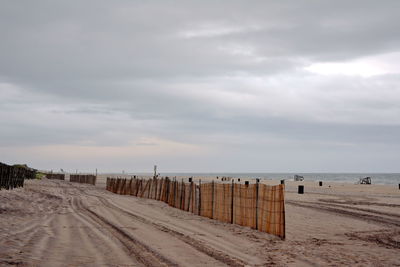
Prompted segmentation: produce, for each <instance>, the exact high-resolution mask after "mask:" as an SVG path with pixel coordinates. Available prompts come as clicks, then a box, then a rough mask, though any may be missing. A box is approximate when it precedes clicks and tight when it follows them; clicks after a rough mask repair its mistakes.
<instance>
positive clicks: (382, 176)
mask: <svg viewBox="0 0 400 267" xmlns="http://www.w3.org/2000/svg"><path fill="white" fill-rule="evenodd" d="M295 174H298V175H301V176H304V180H307V181H310V180H311V181H331V182H346V183H352V184H354V183H357V182H358V181H359V179H360V178H364V177H367V176H369V177H371V180H372V184H388V185H392V184H400V173H161V175H162V176H170V177H171V176H172V177H173V176H188V177H190V176H203V177H213V176H219V177H221V176H227V177H235V178H261V179H272V180H282V179H289V180H293V177H294V175H295Z"/></svg>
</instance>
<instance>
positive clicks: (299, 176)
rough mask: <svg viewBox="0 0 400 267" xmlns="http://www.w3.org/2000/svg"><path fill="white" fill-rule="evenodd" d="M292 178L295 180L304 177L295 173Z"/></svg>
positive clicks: (300, 179) (301, 179)
mask: <svg viewBox="0 0 400 267" xmlns="http://www.w3.org/2000/svg"><path fill="white" fill-rule="evenodd" d="M294 180H295V181H303V180H304V177H303V176H301V175H297V174H295V175H294Z"/></svg>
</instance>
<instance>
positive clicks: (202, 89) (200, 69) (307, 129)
mask: <svg viewBox="0 0 400 267" xmlns="http://www.w3.org/2000/svg"><path fill="white" fill-rule="evenodd" d="M399 10H400V1H397V0H394V1H367V0H362V1H347V0H346V1H323V0H321V1H313V0H309V1H300V0H296V1H294V0H293V1H232V0H229V1H128V0H126V1H122V0H121V1H101V0H96V1H71V0H68V1H52V0H48V1H9V0H3V1H1V2H0V40H1V41H0V121H1V124H0V161H2V162H5V163H9V164H11V163H28V164H29V165H31V166H33V167H36V168H40V169H54V170H57V169H60V168H63V169H65V170H69V171H74V170H75V169H78V170H81V171H85V170H86V171H90V170H93V169H94V168H98V169H99V170H100V171H121V170H125V171H129V172H139V171H151V170H152V166H153V165H154V164H158V165H159V170H160V171H161V172H165V171H173V172H185V171H186V172H194V171H197V172H217V171H220V172H349V171H351V172H360V171H364V172H399V171H400V164H399V161H400V75H399V74H400V28H399V25H400V16H399Z"/></svg>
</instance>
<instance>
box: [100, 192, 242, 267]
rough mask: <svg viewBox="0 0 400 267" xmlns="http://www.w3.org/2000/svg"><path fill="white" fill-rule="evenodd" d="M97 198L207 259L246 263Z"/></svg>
mask: <svg viewBox="0 0 400 267" xmlns="http://www.w3.org/2000/svg"><path fill="white" fill-rule="evenodd" d="M96 197H98V199H99V200H100V201H101V202H102V203H103V204H104V205H105V206H108V207H109V208H111V209H113V210H118V211H120V212H122V213H124V214H126V215H128V216H129V217H131V218H132V219H134V220H137V221H140V222H142V223H145V224H147V225H149V226H152V227H154V228H156V229H157V230H159V231H163V232H165V233H168V234H170V235H172V236H174V237H176V238H177V239H179V240H181V241H183V242H185V243H186V244H188V245H189V246H191V247H193V248H195V249H196V250H198V251H200V252H202V253H204V254H206V255H207V256H209V257H212V258H214V259H215V260H217V261H219V262H221V263H223V264H227V265H229V266H245V265H246V263H245V262H243V261H242V260H240V259H237V258H234V257H232V256H230V255H228V254H225V253H223V252H221V251H218V250H216V249H215V248H212V247H209V246H207V245H205V244H204V243H203V242H202V241H200V240H196V239H194V238H192V237H190V236H187V235H185V234H184V233H181V232H178V231H176V230H173V229H171V228H169V227H166V226H164V225H161V224H159V223H155V222H153V221H150V220H147V219H146V218H144V217H141V216H139V215H137V214H134V213H132V212H129V211H126V210H124V209H122V208H120V207H118V206H116V205H114V204H112V203H111V202H110V201H108V200H107V199H105V198H104V197H100V196H96Z"/></svg>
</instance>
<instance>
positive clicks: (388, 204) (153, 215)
mask: <svg viewBox="0 0 400 267" xmlns="http://www.w3.org/2000/svg"><path fill="white" fill-rule="evenodd" d="M206 180H207V179H206V178H204V177H203V178H202V181H206ZM265 183H267V184H277V183H279V181H270V180H268V181H265ZM299 184H303V185H305V194H303V195H299V194H297V186H298V185H299ZM285 197H286V240H280V239H279V238H277V237H275V236H272V235H268V234H266V233H263V232H258V231H256V230H253V229H250V228H247V227H241V226H237V225H231V224H225V223H221V222H218V221H215V220H211V219H207V218H203V217H199V216H196V215H193V214H190V213H187V212H184V211H181V210H178V209H174V208H171V207H169V206H167V205H166V204H165V203H162V202H158V201H155V200H149V199H141V198H136V197H132V196H122V195H116V194H113V193H110V192H107V191H106V190H105V176H100V177H99V179H98V183H97V185H96V186H91V185H84V184H76V183H70V182H67V181H57V180H47V179H44V180H41V181H39V180H35V181H27V182H26V183H25V187H24V188H19V189H16V190H12V191H5V190H2V191H0V265H1V266H8V265H18V266H226V265H232V266H246V265H248V266H266V265H267V266H269V265H276V266H339V265H340V266H343V265H345V266H349V265H351V266H396V265H397V266H400V190H399V189H398V186H394V185H393V186H383V185H351V184H340V183H327V182H324V184H323V186H322V187H319V186H318V183H317V182H288V181H286V194H285Z"/></svg>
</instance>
